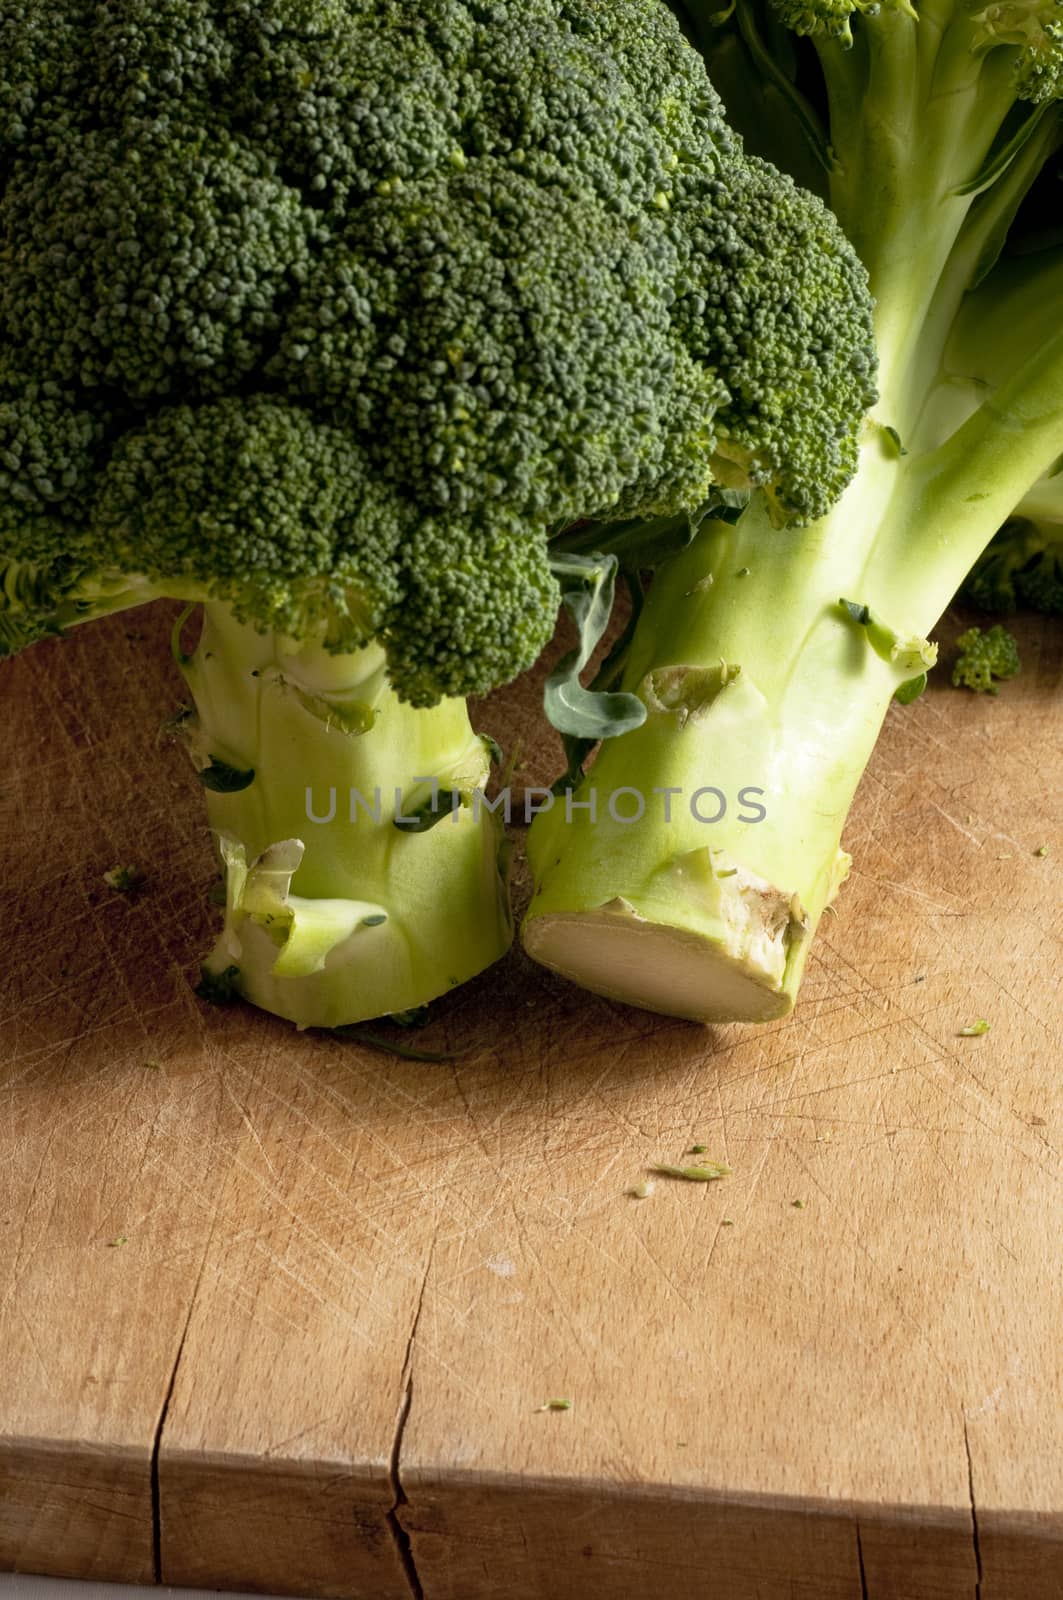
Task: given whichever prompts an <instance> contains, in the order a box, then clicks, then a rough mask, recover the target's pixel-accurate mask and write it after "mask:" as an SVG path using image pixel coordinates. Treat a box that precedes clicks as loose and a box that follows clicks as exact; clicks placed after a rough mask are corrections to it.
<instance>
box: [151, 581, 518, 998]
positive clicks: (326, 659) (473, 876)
mask: <svg viewBox="0 0 1063 1600" xmlns="http://www.w3.org/2000/svg"><path fill="white" fill-rule="evenodd" d="M180 664H181V668H182V671H183V673H184V677H185V681H186V683H187V685H188V688H189V691H190V694H191V696H192V701H193V706H194V710H190V711H189V713H188V714H187V715H186V716H185V717H183V718H181V719H180V722H179V724H178V732H179V734H180V736H181V738H182V739H183V740H184V742H185V743H186V744H187V746H188V749H189V752H190V754H191V755H192V758H193V761H194V763H195V765H196V768H197V770H198V771H199V774H200V778H201V781H202V782H203V786H204V790H205V793H206V801H207V813H208V816H209V819H210V825H211V828H212V829H213V832H214V836H215V839H216V841H217V844H218V850H219V855H220V860H221V865H222V867H223V869H224V873H225V890H226V910H225V926H224V929H223V931H222V933H221V936H220V938H219V940H218V943H217V945H216V947H215V950H214V952H213V954H212V955H211V957H210V958H209V960H208V961H207V963H206V970H207V971H208V972H209V973H213V974H219V973H228V974H229V976H230V979H231V983H232V987H233V988H234V989H235V991H236V992H237V993H239V994H241V995H243V996H244V997H245V998H246V999H248V1000H250V1001H252V1002H253V1003H254V1004H256V1005H258V1006H262V1007H264V1008H265V1009H266V1010H267V1011H272V1012H273V1013H274V1014H275V1015H277V1016H281V1017H286V1018H287V1019H288V1020H289V1021H291V1022H294V1023H297V1024H298V1025H299V1026H300V1027H321V1028H330V1027H337V1026H339V1025H340V1024H345V1023H350V1022H359V1021H363V1020H365V1019H366V1018H369V1017H376V1016H380V1015H381V1014H382V1013H385V1012H398V1011H406V1010H409V1009H411V1008H413V1007H415V1006H420V1005H424V1004H426V1003H427V1002H428V1001H430V1000H433V999H435V998H436V997H437V996H438V995H441V994H445V993H446V992H447V991H448V990H450V989H452V988H454V987H455V986H456V985H457V984H460V983H464V982H465V981H466V980H467V979H469V978H471V977H473V976H475V974H476V973H478V972H481V971H483V969H484V968H485V967H488V966H490V965H491V963H492V962H494V961H496V960H497V959H498V957H499V955H500V954H502V952H504V951H505V949H506V948H507V946H508V944H509V941H510V937H511V933H512V928H511V919H510V911H509V897H508V892H507V882H506V878H507V873H506V855H507V852H506V848H505V843H504V839H503V835H502V830H501V825H500V821H499V818H498V817H497V816H496V815H494V814H493V813H492V812H491V810H490V809H489V808H488V807H486V806H483V805H481V804H480V803H479V799H478V798H477V797H478V796H482V795H483V793H484V792H485V790H486V786H487V782H488V776H489V768H490V762H491V755H490V751H489V748H488V746H487V744H486V743H485V741H484V740H483V739H481V738H479V737H478V736H477V735H476V734H475V733H473V731H472V728H471V726H470V723H469V718H468V713H467V711H466V709H465V704H464V702H463V701H461V700H454V699H450V700H443V701H440V703H439V704H438V705H436V706H434V707H433V708H432V709H431V710H428V711H417V710H414V709H413V708H411V707H410V706H408V705H406V704H404V703H403V702H402V701H401V700H399V698H398V696H397V695H396V694H395V692H394V690H393V689H392V688H391V687H390V686H389V683H388V678H387V670H386V659H385V656H384V652H383V651H382V650H381V649H380V647H379V646H377V645H369V646H367V647H366V648H365V649H363V650H360V651H358V652H356V653H354V654H352V655H340V654H329V653H328V652H326V651H324V650H322V649H321V648H320V647H319V646H316V645H304V646H302V647H296V646H294V645H293V643H292V641H290V640H285V639H284V638H283V637H280V636H278V635H275V634H265V633H260V632H258V631H256V630H255V629H253V628H250V627H247V626H246V625H244V624H241V623H239V622H238V621H237V620H236V619H235V617H234V616H233V614H232V612H231V610H230V609H229V608H228V607H227V606H224V605H220V604H213V605H208V606H207V607H206V608H205V611H204V620H203V628H202V634H201V637H200V639H199V643H198V645H197V647H196V649H195V651H194V652H193V654H192V655H191V656H190V657H184V656H182V657H180ZM437 819H441V820H437ZM456 926H460V927H461V929H462V937H461V938H460V939H455V938H454V928H455V927H456Z"/></svg>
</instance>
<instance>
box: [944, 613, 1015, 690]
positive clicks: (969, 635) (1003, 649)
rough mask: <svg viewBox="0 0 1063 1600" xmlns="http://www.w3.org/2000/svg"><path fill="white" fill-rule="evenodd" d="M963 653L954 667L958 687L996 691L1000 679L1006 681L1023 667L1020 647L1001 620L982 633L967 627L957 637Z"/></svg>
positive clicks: (954, 680)
mask: <svg viewBox="0 0 1063 1600" xmlns="http://www.w3.org/2000/svg"><path fill="white" fill-rule="evenodd" d="M956 649H957V650H958V651H959V652H960V653H959V655H958V656H957V658H956V663H955V665H954V667H953V669H952V683H953V687H954V688H956V689H973V690H974V691H975V693H976V694H996V693H997V692H998V691H997V681H998V680H999V681H1000V682H1002V683H1003V682H1006V681H1007V679H1009V678H1015V677H1017V676H1018V674H1019V671H1020V670H1021V662H1020V661H1019V647H1018V645H1017V644H1016V642H1015V639H1014V637H1013V636H1012V635H1011V634H1010V633H1009V632H1008V631H1007V629H1006V628H1004V627H1003V626H1002V625H1001V624H1000V623H999V622H995V623H994V624H993V626H992V627H991V628H987V629H986V631H985V632H984V633H983V632H982V630H981V628H968V629H967V630H966V632H965V633H961V634H960V637H959V638H958V639H957V640H956Z"/></svg>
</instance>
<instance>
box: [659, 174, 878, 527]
mask: <svg viewBox="0 0 1063 1600" xmlns="http://www.w3.org/2000/svg"><path fill="white" fill-rule="evenodd" d="M710 200H711V202H715V203H710V205H709V206H708V207H706V208H705V209H704V211H703V212H702V213H701V215H700V216H699V217H698V219H697V221H696V222H695V225H694V226H695V237H696V239H697V241H698V245H699V247H700V248H699V257H698V260H697V261H696V263H695V265H694V272H693V276H694V280H695V282H696V284H697V289H696V293H695V294H694V296H693V297H692V298H691V300H690V301H688V303H687V307H686V308H685V309H687V310H688V311H689V313H690V316H691V326H690V336H689V342H690V346H691V349H692V350H693V351H694V352H695V353H696V354H697V356H698V357H699V358H700V359H701V360H703V361H704V362H705V363H706V364H707V365H708V366H709V367H711V368H712V369H713V370H715V371H717V372H719V375H720V377H721V379H722V381H723V383H724V385H725V386H726V388H727V391H728V394H729V396H730V399H729V401H728V402H727V403H726V404H724V405H723V406H722V408H721V409H720V411H719V413H718V414H717V419H716V426H717V431H718V444H717V451H718V457H719V460H718V463H717V470H718V477H719V479H720V480H721V481H722V482H724V483H728V482H730V483H732V484H734V485H743V484H748V485H752V486H756V487H764V488H766V489H767V490H768V494H769V498H770V500H771V501H772V504H773V506H774V508H775V510H776V512H777V514H778V517H779V520H780V521H783V522H797V523H804V522H808V521H810V520H811V519H812V518H814V517H817V516H822V515H823V514H824V512H826V511H827V510H828V509H829V508H830V506H831V505H833V503H834V502H835V500H837V498H838V496H839V495H840V494H841V492H842V490H843V489H844V488H845V486H846V484H847V483H848V482H849V480H850V478H851V477H852V476H853V473H854V472H855V470H856V462H857V451H858V444H859V437H860V430H861V427H862V424H863V419H864V415H865V413H866V411H867V409H868V408H869V407H870V406H871V404H872V403H873V402H874V400H875V396H876V389H875V365H876V363H875V356H874V335H873V332H872V327H871V306H870V302H869V301H868V299H867V274H866V272H865V271H864V268H863V267H862V266H861V265H860V263H859V261H858V260H857V258H856V256H855V255H854V254H853V252H852V251H851V250H850V249H849V248H848V247H847V246H846V244H845V242H844V240H843V239H842V238H841V237H840V235H839V233H838V229H837V224H836V223H835V221H834V219H833V217H832V216H831V215H830V213H829V212H828V211H827V209H826V207H825V206H822V205H820V204H819V202H818V201H816V200H814V199H813V198H812V197H811V196H810V195H808V194H806V193H804V192H803V191H802V190H799V189H798V188H796V186H795V185H794V184H792V183H791V182H790V181H789V179H787V178H785V177H783V176H782V175H781V174H780V173H778V172H776V171H775V169H774V168H773V167H769V166H768V165H767V163H766V162H763V161H760V160H758V159H756V158H755V157H751V158H750V159H749V160H748V161H747V162H745V163H744V164H743V165H742V166H741V167H738V168H737V169H733V170H732V169H728V171H727V172H726V173H725V174H724V175H723V176H722V177H721V178H719V179H718V180H717V181H716V182H715V184H714V185H713V186H712V193H711V197H710ZM699 269H700V270H699ZM840 305H845V306H848V307H850V308H851V309H850V310H849V312H848V314H847V315H846V316H844V317H839V315H838V307H839V306H840ZM728 468H730V470H728Z"/></svg>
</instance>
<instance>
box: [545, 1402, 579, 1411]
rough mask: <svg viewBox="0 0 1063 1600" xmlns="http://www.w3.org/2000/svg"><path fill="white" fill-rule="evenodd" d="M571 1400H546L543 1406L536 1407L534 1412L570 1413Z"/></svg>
mask: <svg viewBox="0 0 1063 1600" xmlns="http://www.w3.org/2000/svg"><path fill="white" fill-rule="evenodd" d="M571 1410H572V1401H571V1400H547V1401H546V1402H545V1404H544V1405H541V1406H537V1407H536V1411H571Z"/></svg>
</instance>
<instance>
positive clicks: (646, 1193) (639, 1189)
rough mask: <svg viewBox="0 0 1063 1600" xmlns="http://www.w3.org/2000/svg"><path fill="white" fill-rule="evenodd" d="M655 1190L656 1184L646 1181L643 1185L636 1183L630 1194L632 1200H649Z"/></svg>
mask: <svg viewBox="0 0 1063 1600" xmlns="http://www.w3.org/2000/svg"><path fill="white" fill-rule="evenodd" d="M655 1188H656V1185H655V1184H653V1183H650V1182H649V1181H648V1180H644V1181H643V1182H642V1183H636V1184H635V1187H634V1188H633V1189H629V1190H628V1194H629V1195H630V1196H631V1198H632V1200H648V1199H649V1197H650V1195H651V1194H652V1193H653V1191H654V1189H655Z"/></svg>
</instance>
